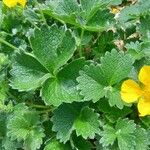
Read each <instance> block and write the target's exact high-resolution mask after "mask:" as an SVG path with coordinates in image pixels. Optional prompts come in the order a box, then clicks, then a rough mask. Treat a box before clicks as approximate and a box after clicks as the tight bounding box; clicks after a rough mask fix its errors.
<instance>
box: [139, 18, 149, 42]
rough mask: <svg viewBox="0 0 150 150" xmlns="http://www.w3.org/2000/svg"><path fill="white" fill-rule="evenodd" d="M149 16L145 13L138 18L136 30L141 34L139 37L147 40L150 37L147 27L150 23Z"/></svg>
mask: <svg viewBox="0 0 150 150" xmlns="http://www.w3.org/2000/svg"><path fill="white" fill-rule="evenodd" d="M149 22H150V16H149V15H147V16H146V17H141V18H140V24H139V26H138V31H139V32H140V34H141V38H142V39H143V40H148V41H149V39H150V29H149V25H150V23H149Z"/></svg>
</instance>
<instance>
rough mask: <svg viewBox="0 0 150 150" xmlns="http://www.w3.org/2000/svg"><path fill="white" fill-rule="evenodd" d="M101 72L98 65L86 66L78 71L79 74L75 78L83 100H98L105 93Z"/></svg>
mask: <svg viewBox="0 0 150 150" xmlns="http://www.w3.org/2000/svg"><path fill="white" fill-rule="evenodd" d="M102 77H103V75H102V72H101V68H100V66H94V65H90V66H86V67H85V68H84V71H80V76H79V77H78V78H77V81H78V83H79V85H78V89H79V90H81V92H80V94H81V95H83V96H84V101H90V100H92V101H93V102H96V101H98V100H99V99H100V98H102V97H103V96H104V95H105V92H104V90H103V89H104V86H103V84H104V83H105V82H103V81H104V80H102Z"/></svg>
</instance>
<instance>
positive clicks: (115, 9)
mask: <svg viewBox="0 0 150 150" xmlns="http://www.w3.org/2000/svg"><path fill="white" fill-rule="evenodd" d="M119 11H120V10H119V9H118V8H116V7H112V8H111V12H112V13H113V14H117V13H119Z"/></svg>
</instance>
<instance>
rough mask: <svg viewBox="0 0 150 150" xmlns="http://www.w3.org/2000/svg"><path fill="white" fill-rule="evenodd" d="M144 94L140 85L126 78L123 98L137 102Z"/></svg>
mask: <svg viewBox="0 0 150 150" xmlns="http://www.w3.org/2000/svg"><path fill="white" fill-rule="evenodd" d="M141 95H142V90H141V88H140V87H139V85H138V84H137V83H136V82H135V81H133V80H126V81H124V82H123V84H122V86H121V98H122V99H123V101H125V102H126V103H132V102H135V101H136V100H137V99H138V98H139V97H140V96H141Z"/></svg>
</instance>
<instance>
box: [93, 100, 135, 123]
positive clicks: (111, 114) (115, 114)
mask: <svg viewBox="0 0 150 150" xmlns="http://www.w3.org/2000/svg"><path fill="white" fill-rule="evenodd" d="M95 105H96V106H97V108H98V110H99V111H100V112H103V113H104V114H105V116H106V117H107V118H108V119H109V120H110V121H111V122H113V123H114V122H116V120H118V118H124V117H126V116H127V115H128V114H130V113H131V112H132V109H131V108H130V107H124V108H123V109H121V110H120V109H118V108H117V107H111V106H110V104H109V102H108V101H107V99H102V100H100V101H98V102H97V103H96V104H95Z"/></svg>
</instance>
